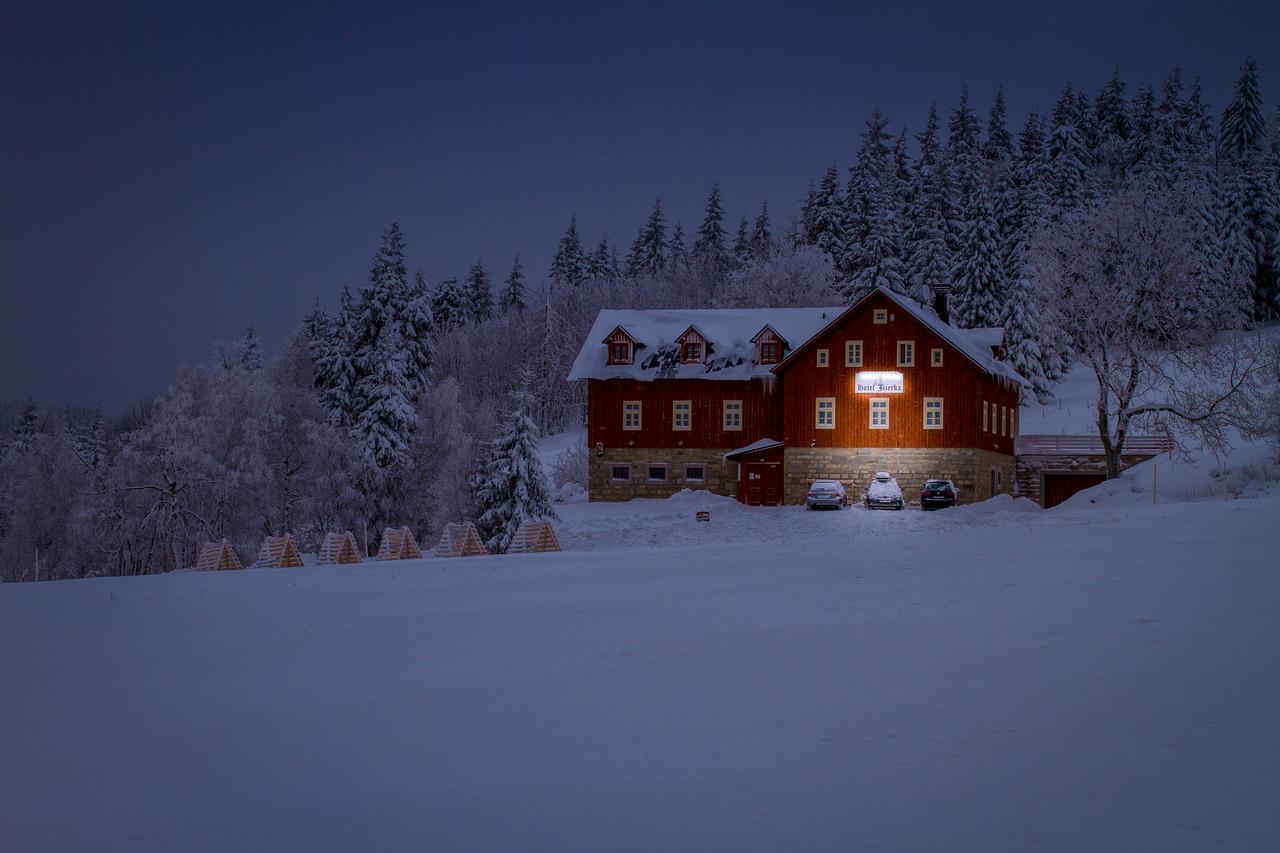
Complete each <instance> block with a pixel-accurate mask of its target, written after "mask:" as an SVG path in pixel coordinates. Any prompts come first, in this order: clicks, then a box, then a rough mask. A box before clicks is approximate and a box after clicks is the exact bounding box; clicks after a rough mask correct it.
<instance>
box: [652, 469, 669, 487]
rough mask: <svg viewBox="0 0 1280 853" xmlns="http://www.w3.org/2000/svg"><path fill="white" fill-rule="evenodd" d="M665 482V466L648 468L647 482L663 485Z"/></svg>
mask: <svg viewBox="0 0 1280 853" xmlns="http://www.w3.org/2000/svg"><path fill="white" fill-rule="evenodd" d="M666 481H667V466H666V465H650V466H649V482H650V483H665V482H666Z"/></svg>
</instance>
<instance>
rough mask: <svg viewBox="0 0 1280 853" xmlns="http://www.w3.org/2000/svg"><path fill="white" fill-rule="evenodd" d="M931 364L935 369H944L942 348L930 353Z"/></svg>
mask: <svg viewBox="0 0 1280 853" xmlns="http://www.w3.org/2000/svg"><path fill="white" fill-rule="evenodd" d="M929 363H930V364H932V365H933V366H934V367H942V349H941V348H940V347H938V348H935V349H933V350H931V351H930V353H929Z"/></svg>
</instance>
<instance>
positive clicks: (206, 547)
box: [196, 539, 244, 572]
mask: <svg viewBox="0 0 1280 853" xmlns="http://www.w3.org/2000/svg"><path fill="white" fill-rule="evenodd" d="M243 568H244V566H242V565H240V558H239V557H237V556H236V552H235V551H234V550H233V549H232V548H231V543H230V542H228V541H227V540H225V539H223V540H221V541H220V542H206V543H204V544H203V545H201V546H200V557H199V558H198V559H197V560H196V569H197V570H199V571H202V572H216V571H220V570H222V569H243Z"/></svg>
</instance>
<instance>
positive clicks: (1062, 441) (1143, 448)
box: [1013, 435, 1173, 456]
mask: <svg viewBox="0 0 1280 853" xmlns="http://www.w3.org/2000/svg"><path fill="white" fill-rule="evenodd" d="M1013 447H1014V452H1015V453H1016V454H1018V455H1019V456H1049V455H1055V456H1056V455H1059V454H1065V455H1070V454H1073V453H1079V454H1101V453H1102V439H1100V438H1098V436H1096V435H1020V436H1018V437H1017V438H1016V439H1015V440H1014V443H1013ZM1172 448H1173V442H1171V441H1170V440H1169V439H1168V437H1167V436H1163V435H1130V436H1126V437H1125V440H1124V454H1125V455H1126V456H1128V455H1129V454H1142V455H1144V456H1154V455H1156V454H1157V453H1164V452H1166V451H1168V450H1171V449H1172Z"/></svg>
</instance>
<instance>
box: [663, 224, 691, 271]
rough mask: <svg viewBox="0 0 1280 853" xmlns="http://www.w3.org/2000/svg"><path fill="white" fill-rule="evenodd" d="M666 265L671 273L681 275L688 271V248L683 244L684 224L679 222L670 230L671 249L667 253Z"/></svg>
mask: <svg viewBox="0 0 1280 853" xmlns="http://www.w3.org/2000/svg"><path fill="white" fill-rule="evenodd" d="M667 265H668V270H669V272H670V273H671V275H682V274H684V273H687V272H688V271H689V250H688V248H687V247H686V246H685V241H684V226H683V225H682V224H680V223H679V222H677V223H676V227H675V228H674V229H672V231H671V251H670V252H669V253H668V255H667Z"/></svg>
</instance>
